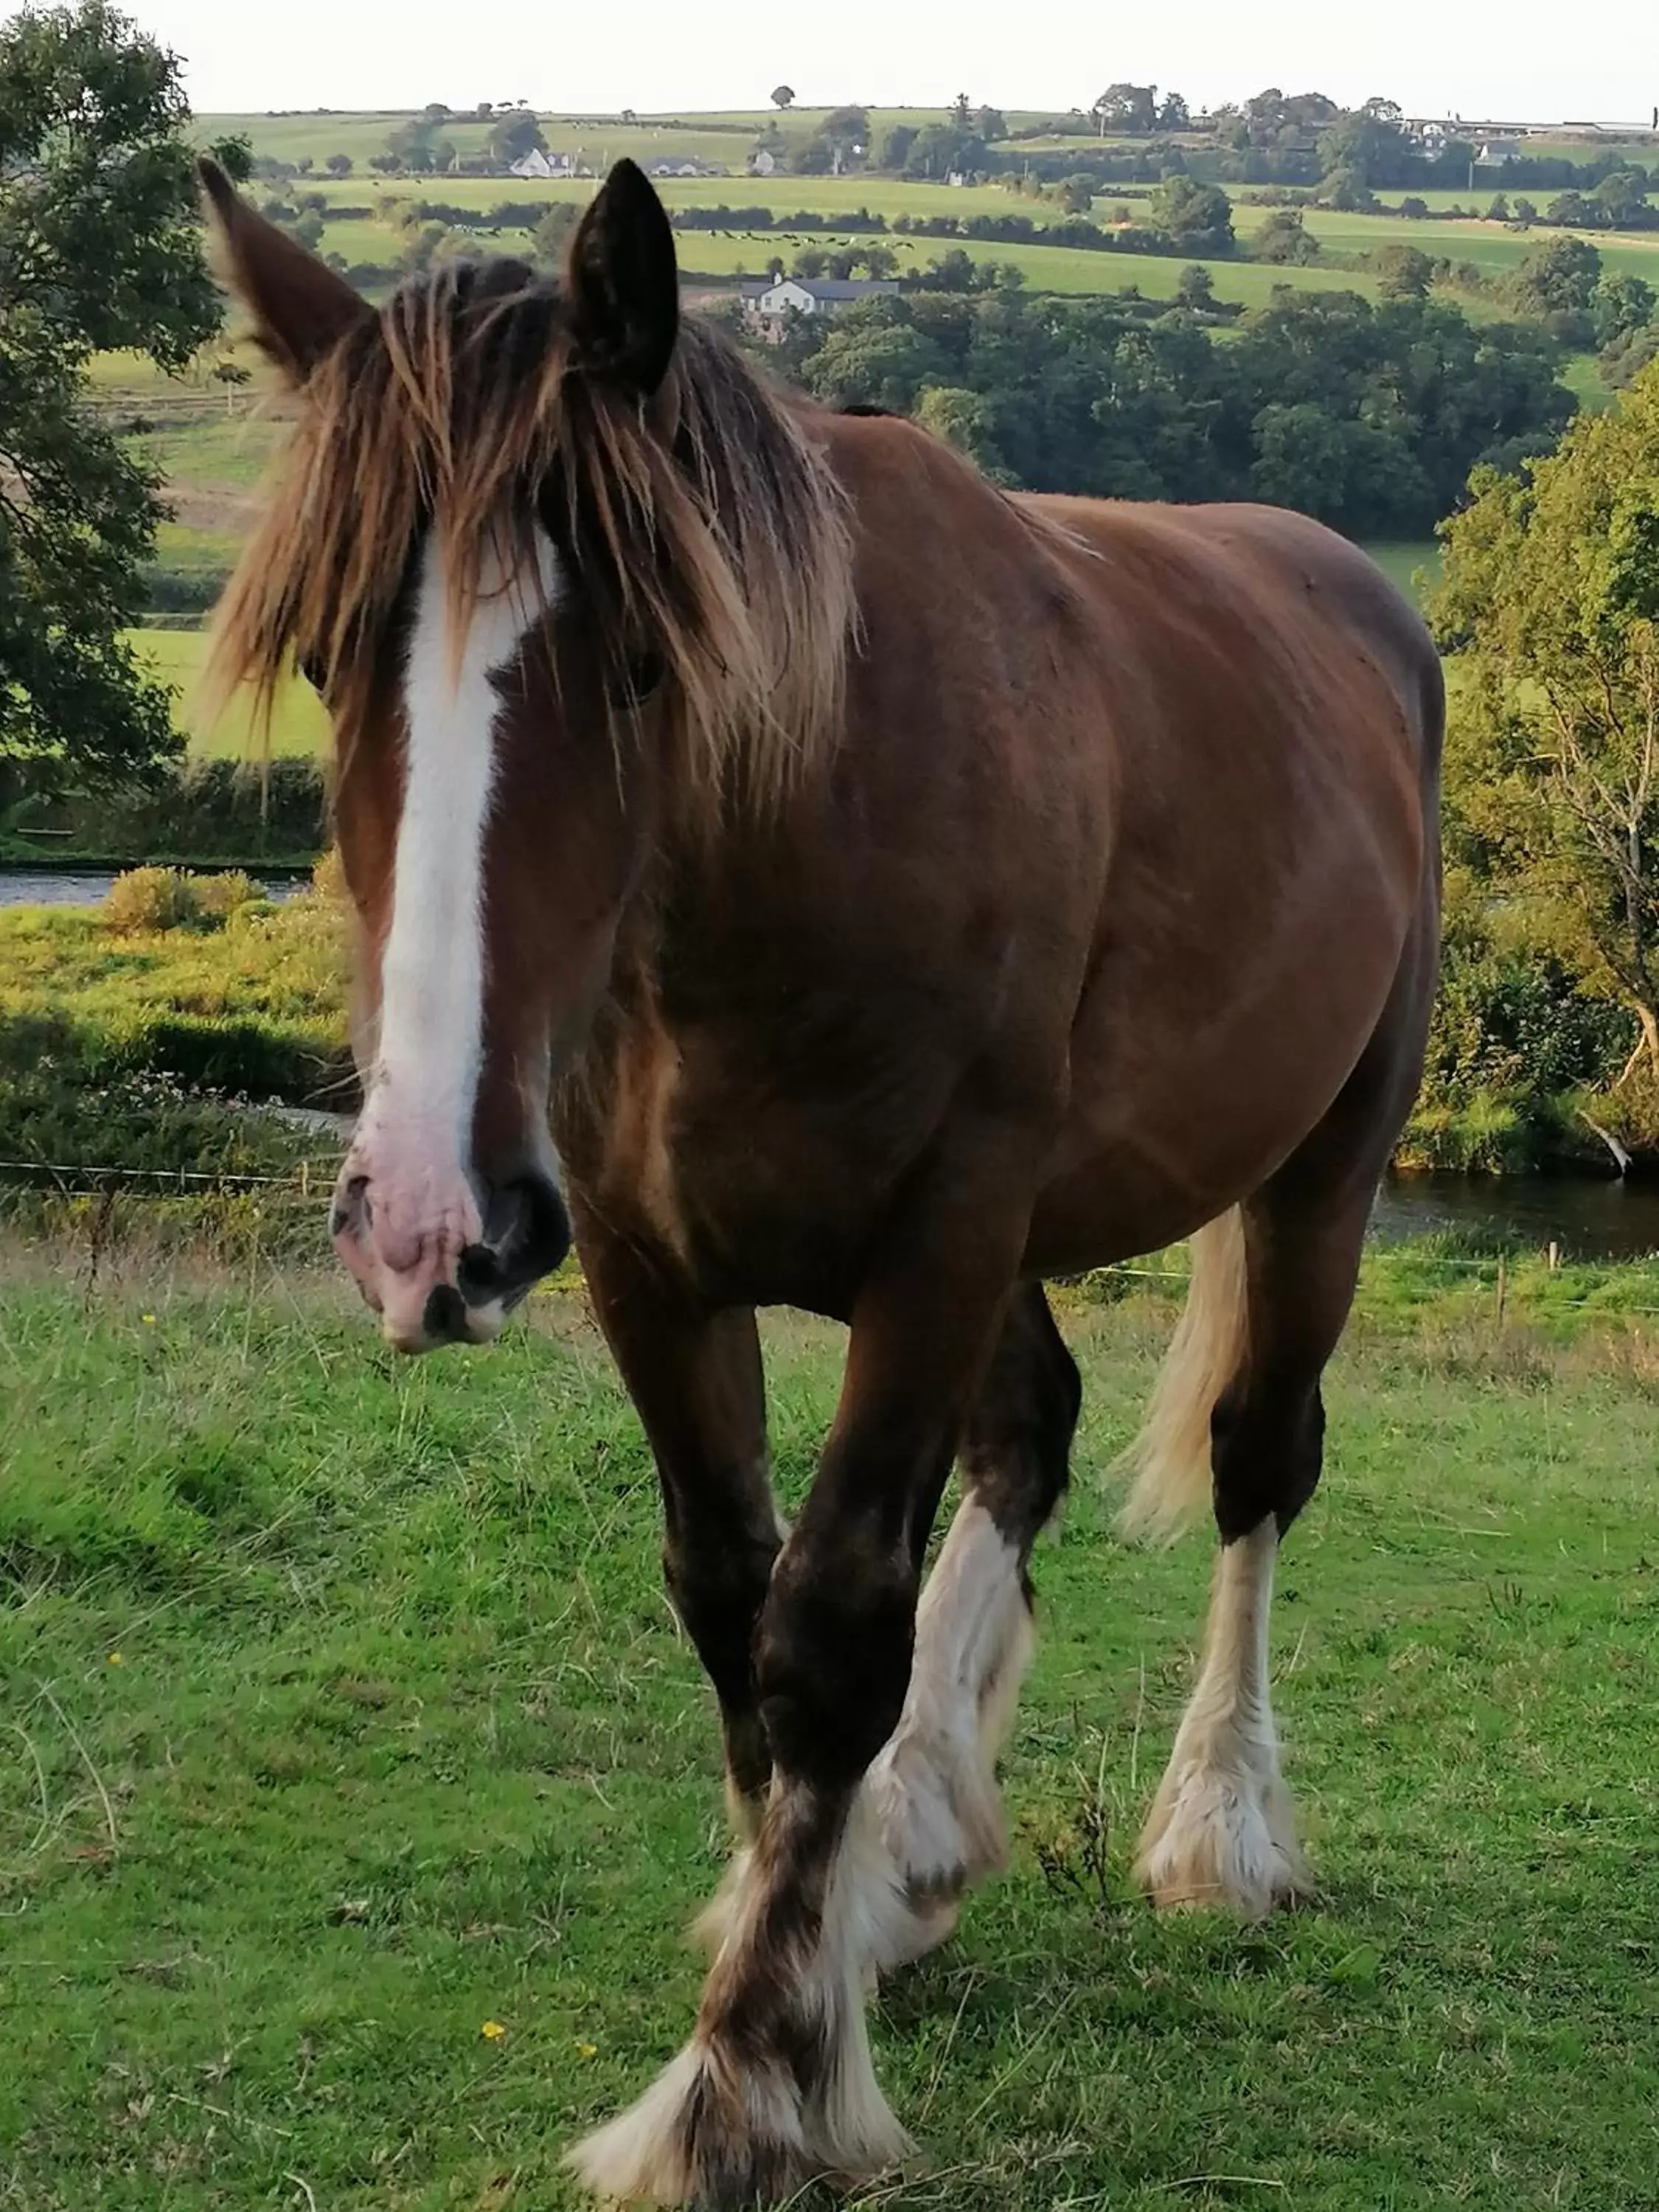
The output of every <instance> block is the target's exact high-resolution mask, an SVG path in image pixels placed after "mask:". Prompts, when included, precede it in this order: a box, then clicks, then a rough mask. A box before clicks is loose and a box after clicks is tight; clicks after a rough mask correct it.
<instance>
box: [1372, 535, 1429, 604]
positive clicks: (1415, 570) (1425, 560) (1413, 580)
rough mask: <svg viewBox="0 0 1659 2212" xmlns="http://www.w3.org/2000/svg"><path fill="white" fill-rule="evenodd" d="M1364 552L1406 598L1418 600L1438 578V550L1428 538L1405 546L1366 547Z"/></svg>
mask: <svg viewBox="0 0 1659 2212" xmlns="http://www.w3.org/2000/svg"><path fill="white" fill-rule="evenodd" d="M1365 550H1366V551H1367V552H1368V553H1369V554H1370V556H1371V558H1372V560H1373V561H1375V562H1376V565H1377V567H1378V568H1381V569H1382V571H1383V574H1385V575H1386V576H1388V577H1389V579H1390V580H1391V581H1393V582H1394V583H1395V584H1397V585H1398V586H1399V587H1400V589H1401V591H1402V592H1405V593H1406V594H1407V597H1408V598H1411V599H1421V598H1422V597H1423V596H1424V592H1425V587H1427V588H1432V586H1434V585H1435V584H1436V583H1437V581H1438V580H1439V576H1440V547H1439V544H1438V543H1437V541H1436V540H1435V539H1434V538H1421V539H1413V541H1411V542H1410V543H1409V544H1392V545H1389V544H1383V545H1368V546H1367V547H1366V548H1365Z"/></svg>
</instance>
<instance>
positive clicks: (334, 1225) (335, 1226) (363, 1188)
mask: <svg viewBox="0 0 1659 2212" xmlns="http://www.w3.org/2000/svg"><path fill="white" fill-rule="evenodd" d="M373 1221H374V1209H373V1208H372V1207H371V1206H370V1205H369V1202H368V1176H352V1178H351V1180H350V1181H349V1182H347V1183H344V1184H343V1185H342V1186H341V1188H340V1189H339V1190H338V1191H337V1192H336V1194H335V1198H334V1204H333V1206H332V1207H331V1210H330V1212H329V1217H328V1228H329V1234H330V1235H331V1237H343V1236H344V1235H345V1234H346V1232H347V1231H348V1230H361V1229H367V1228H368V1227H369V1226H370V1225H372V1223H373Z"/></svg>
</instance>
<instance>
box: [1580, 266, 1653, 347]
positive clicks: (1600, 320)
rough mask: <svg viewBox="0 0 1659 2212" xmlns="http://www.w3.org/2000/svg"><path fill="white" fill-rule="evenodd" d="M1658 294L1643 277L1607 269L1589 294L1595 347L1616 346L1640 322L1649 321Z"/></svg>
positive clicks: (1635, 329) (1651, 318) (1635, 328)
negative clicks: (1605, 274) (1606, 272)
mask: <svg viewBox="0 0 1659 2212" xmlns="http://www.w3.org/2000/svg"><path fill="white" fill-rule="evenodd" d="M1656 306H1659V296H1656V295H1655V292H1654V289H1653V287H1652V285H1651V284H1650V283H1648V282H1647V281H1646V279H1645V278H1644V277H1641V276H1627V275H1626V274H1624V273H1623V272H1622V271H1620V272H1617V273H1614V272H1609V273H1608V274H1607V276H1603V277H1602V278H1601V280H1600V281H1599V282H1598V283H1597V285H1596V287H1595V290H1594V291H1593V292H1592V293H1591V294H1590V297H1589V317H1590V324H1591V327H1592V328H1593V329H1594V331H1595V343H1596V344H1597V345H1598V346H1601V347H1607V346H1612V345H1617V344H1618V343H1619V341H1620V338H1623V337H1628V336H1629V335H1630V333H1631V332H1632V331H1639V330H1640V329H1641V328H1642V326H1643V325H1644V323H1650V322H1651V321H1652V320H1653V313H1654V309H1655V307H1656Z"/></svg>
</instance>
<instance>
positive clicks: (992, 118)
mask: <svg viewBox="0 0 1659 2212" xmlns="http://www.w3.org/2000/svg"><path fill="white" fill-rule="evenodd" d="M973 128H974V132H975V136H976V137H981V138H982V139H983V140H984V141H985V143H986V144H987V146H994V145H995V144H996V143H997V142H998V141H999V140H1000V139H1003V138H1006V137H1007V136H1008V118H1007V117H1006V115H1005V114H1004V113H1003V112H1002V110H1001V109H1000V107H981V108H980V109H979V110H978V111H977V112H976V113H975V117H974V122H973Z"/></svg>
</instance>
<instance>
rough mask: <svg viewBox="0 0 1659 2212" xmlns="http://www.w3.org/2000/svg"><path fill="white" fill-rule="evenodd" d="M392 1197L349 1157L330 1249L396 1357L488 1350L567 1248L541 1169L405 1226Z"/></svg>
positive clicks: (559, 1203) (563, 1224) (555, 1195)
mask: <svg viewBox="0 0 1659 2212" xmlns="http://www.w3.org/2000/svg"><path fill="white" fill-rule="evenodd" d="M398 1197H399V1194H398V1193H396V1192H395V1191H392V1190H390V1189H387V1188H384V1187H380V1188H377V1186H376V1182H375V1180H374V1177H373V1176H371V1175H366V1174H364V1173H363V1172H362V1164H361V1163H355V1162H354V1161H352V1160H348V1161H347V1163H346V1166H345V1169H344V1170H343V1172H342V1175H341V1177H340V1182H339V1185H338V1187H337V1189H336V1191H335V1194H334V1205H333V1212H332V1215H331V1223H330V1226H331V1230H332V1232H333V1237H334V1248H335V1249H336V1251H337V1253H338V1254H339V1255H340V1258H341V1260H342V1261H343V1262H344V1264H345V1266H346V1267H347V1269H348V1271H349V1273H350V1274H351V1275H352V1277H353V1278H354V1279H355V1280H356V1284H357V1286H358V1288H359V1289H360V1290H361V1291H362V1294H363V1297H364V1299H365V1300H366V1302H367V1303H368V1305H369V1306H370V1307H372V1308H373V1310H374V1311H375V1312H376V1313H378V1314H379V1315H380V1323H381V1328H382V1330H383V1332H384V1334H385V1336H386V1341H387V1343H388V1344H390V1345H392V1346H393V1347H394V1349H395V1350H397V1351H398V1352H433V1351H435V1350H437V1348H438V1347H439V1346H441V1345H445V1344H488V1343H489V1341H490V1340H492V1339H493V1338H494V1337H495V1336H496V1335H498V1334H500V1332H501V1326H502V1324H503V1322H505V1321H506V1319H507V1316H508V1315H509V1314H510V1313H511V1312H512V1310H513V1308H514V1307H515V1306H516V1305H518V1304H520V1303H521V1301H522V1300H523V1298H524V1297H525V1294H526V1291H528V1290H529V1289H530V1287H531V1285H532V1284H533V1283H536V1282H538V1281H539V1280H540V1279H541V1278H542V1277H543V1276H544V1275H550V1274H551V1273H552V1272H553V1270H554V1269H555V1268H556V1267H557V1266H558V1265H559V1263H560V1262H561V1261H562V1259H563V1258H564V1256H565V1254H566V1253H567V1252H568V1250H569V1249H570V1223H569V1218H568V1215H567V1213H566V1212H565V1207H564V1201H563V1200H562V1198H561V1197H560V1195H559V1190H558V1186H557V1185H556V1183H555V1182H554V1181H553V1179H552V1177H551V1176H550V1175H548V1174H547V1173H546V1172H545V1171H544V1170H543V1169H540V1168H532V1170H529V1171H527V1172H526V1173H522V1174H519V1175H515V1176H512V1177H511V1178H510V1179H508V1180H507V1181H504V1182H501V1183H497V1184H486V1185H483V1187H482V1188H480V1187H479V1186H478V1185H477V1182H476V1181H475V1182H472V1183H471V1185H470V1187H469V1188H467V1189H466V1190H465V1193H464V1194H456V1195H455V1197H454V1198H453V1201H452V1202H451V1203H449V1204H447V1205H444V1206H440V1207H438V1208H437V1209H435V1212H431V1213H428V1209H427V1208H426V1207H425V1206H422V1207H421V1208H420V1209H419V1211H420V1212H421V1213H422V1214H426V1215H427V1218H425V1219H419V1220H413V1221H412V1220H411V1219H410V1214H409V1209H408V1208H407V1207H405V1206H399V1204H398Z"/></svg>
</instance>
